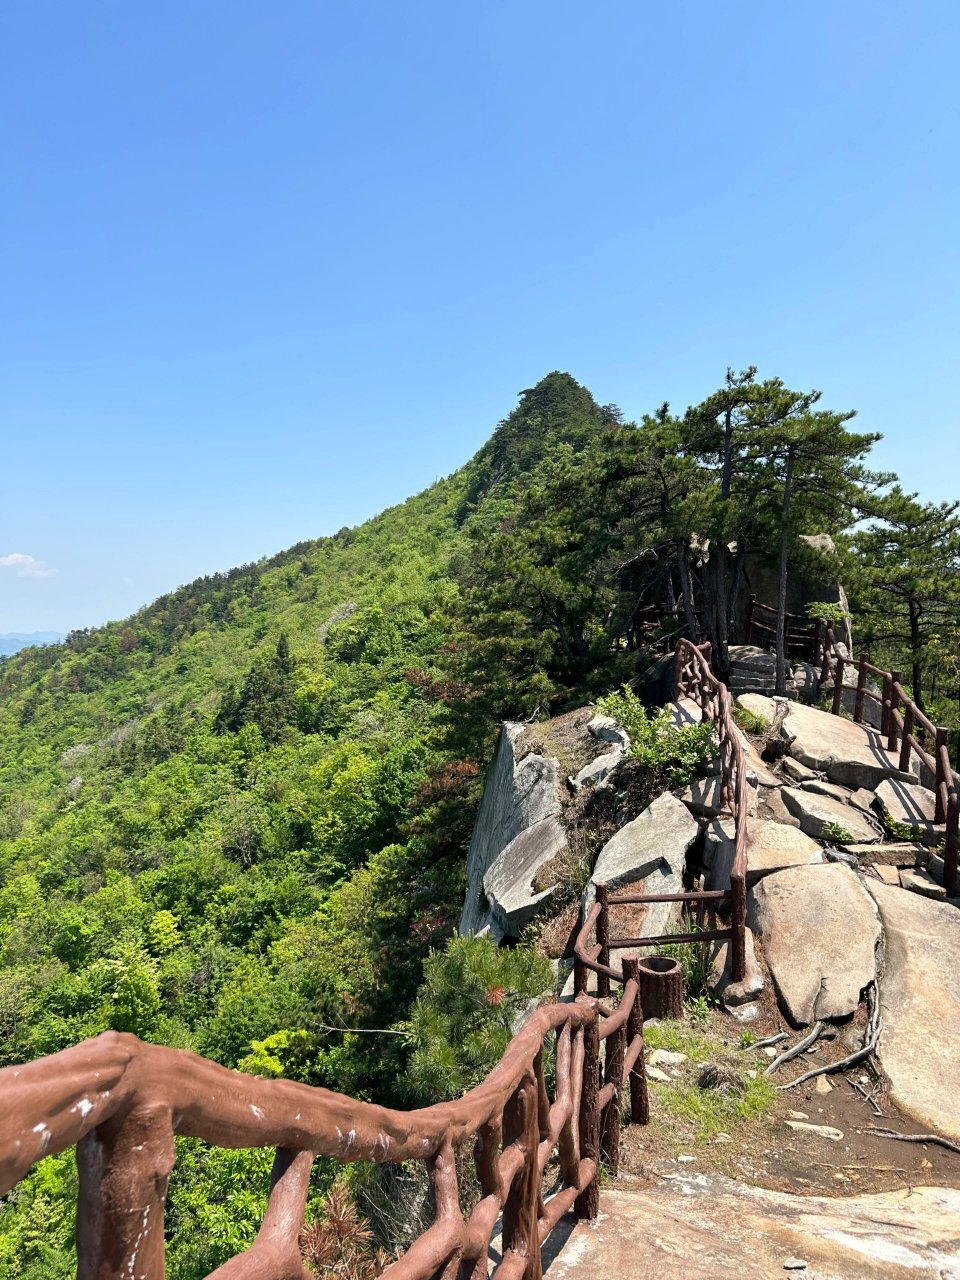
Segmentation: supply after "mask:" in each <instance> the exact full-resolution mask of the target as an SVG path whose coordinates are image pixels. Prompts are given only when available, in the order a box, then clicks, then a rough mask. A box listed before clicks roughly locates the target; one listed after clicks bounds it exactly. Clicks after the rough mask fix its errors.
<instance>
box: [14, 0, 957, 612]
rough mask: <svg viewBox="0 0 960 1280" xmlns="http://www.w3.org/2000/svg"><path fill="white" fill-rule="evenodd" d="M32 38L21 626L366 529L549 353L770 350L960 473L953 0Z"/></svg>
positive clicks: (886, 447) (252, 17) (60, 33)
mask: <svg viewBox="0 0 960 1280" xmlns="http://www.w3.org/2000/svg"><path fill="white" fill-rule="evenodd" d="M0 23H2V30H0V46H2V74H0V147H2V155H3V171H4V175H5V178H4V187H5V195H4V198H3V201H2V205H0V246H2V248H0V252H2V255H3V256H2V263H0V269H2V274H0V280H2V295H0V296H2V319H0V322H2V333H0V415H2V416H0V422H2V436H0V464H2V465H0V631H3V630H19V631H27V630H33V629H46V628H53V629H63V630H65V629H68V628H70V627H74V626H85V625H91V624H96V623H99V622H103V621H105V620H107V619H108V618H116V617H121V616H124V615H126V614H127V613H129V612H131V611H132V610H133V609H135V608H136V607H137V606H138V605H140V604H142V603H145V602H146V601H148V600H150V599H152V598H153V597H155V596H156V595H158V594H159V593H160V592H162V591H164V590H167V589H169V588H172V587H174V586H176V585H178V584H179V583H182V582H184V581H188V580H189V579H191V578H193V577H195V576H197V575H198V574H201V573H206V572H210V571H213V570H215V569H218V568H228V567H230V566H231V565H234V564H238V563H241V562H244V561H248V560H252V559H256V558H257V557H259V556H261V555H264V554H268V553H271V552H273V551H277V550H280V549H281V548H283V547H285V546H288V545H289V544H291V543H293V542H296V541H298V540H300V539H302V538H309V537H316V536H318V535H320V534H324V533H330V532H333V531H335V530H336V529H338V528H339V527H340V526H342V525H344V524H354V523H357V522H359V521H360V520H362V519H365V518H366V517H367V516H369V515H372V514H374V513H375V512H376V511H378V510H380V509H381V508H383V507H384V506H387V505H390V504H392V503H394V502H397V501H400V500H402V499H403V498H404V497H406V496H407V495H409V494H410V493H413V492H415V491H418V490H419V489H422V488H423V487H424V486H426V485H427V484H429V483H430V482H432V481H433V480H434V479H435V478H436V477H437V476H438V475H443V474H446V473H448V472H450V471H452V470H454V469H455V468H456V467H457V466H459V465H460V464H461V463H462V462H463V461H465V460H466V459H467V458H468V457H469V456H470V455H471V454H472V453H473V452H474V451H475V450H476V449H477V448H478V447H479V445H480V444H481V443H482V442H483V440H484V439H486V437H487V436H488V435H489V433H490V431H491V430H492V429H493V427H494V426H495V425H496V422H497V421H498V419H500V418H501V417H503V416H504V415H505V414H506V413H508V412H509V410H510V409H511V408H512V407H513V405H514V403H515V399H516V393H517V392H518V391H519V390H520V389H521V388H523V387H526V386H529V385H530V384H531V383H532V382H534V381H536V380H537V379H538V378H539V377H541V376H543V374H545V373H547V372H549V371H550V370H551V369H555V368H559V369H567V370H569V371H570V372H571V373H573V374H574V376H575V377H577V378H578V379H579V380H580V381H582V382H584V383H586V384H587V385H588V386H589V387H590V388H591V390H592V391H593V392H594V394H595V395H596V396H597V398H598V399H600V400H601V401H616V402H617V403H618V404H620V406H621V407H622V408H623V409H624V411H625V412H626V414H627V415H628V416H629V417H635V416H638V415H639V414H641V413H643V412H644V411H645V410H648V409H651V408H652V407H654V406H655V405H657V404H659V403H661V402H662V401H663V400H670V401H671V402H672V403H674V404H675V405H677V406H681V407H682V406H685V405H686V404H687V403H689V402H691V401H693V400H696V399H698V398H700V397H701V396H702V395H704V394H706V393H707V392H709V391H710V390H712V389H713V388H714V387H715V386H716V385H718V383H719V381H720V380H721V378H722V376H723V372H724V370H725V368H726V367H727V365H728V364H729V365H734V366H736V367H741V366H743V365H746V364H750V363H753V364H757V365H758V366H759V367H760V371H761V373H762V374H763V375H765V376H773V375H778V376H780V377H782V378H784V379H785V380H786V381H787V382H788V383H789V384H791V385H793V386H797V387H802V388H807V387H819V388H820V389H822V390H823V392H824V402H823V403H824V405H825V406H827V407H830V408H838V409H847V408H857V409H858V410H859V411H860V418H859V422H858V425H859V426H860V427H861V429H864V430H879V431H883V432H884V433H885V436H886V439H885V440H884V442H883V443H882V445H881V446H880V447H879V449H878V450H877V453H876V462H877V465H881V466H887V467H891V468H893V469H896V470H897V471H898V472H899V473H900V475H901V476H902V478H903V480H904V482H905V484H906V485H908V486H909V487H911V488H914V489H918V490H920V492H921V493H922V494H923V496H924V497H928V498H936V499H943V498H951V497H953V496H955V495H956V494H957V491H958V489H960V486H958V483H957V476H958V470H960V468H958V463H960V430H958V427H960V423H958V416H960V415H958V409H957V395H956V367H957V346H958V323H957V317H958V297H960V290H958V285H960V237H958V228H960V209H958V204H960V201H958V195H960V176H958V163H957V161H958V145H957V138H958V127H957V126H958V92H957V89H956V65H955V64H956V50H957V48H958V40H960V6H957V4H956V2H955V0H940V2H938V3H925V2H924V0H913V3H911V4H909V5H906V4H902V3H896V4H895V3H892V2H890V0H880V2H879V3H878V0H872V2H871V3H866V2H864V0H840V2H838V3H830V4H828V3H825V2H824V3H819V4H816V3H815V4H806V5H799V4H795V5H783V4H771V3H770V0H753V2H751V3H746V2H742V0H732V2H730V3H727V4H724V5H718V4H715V3H705V2H703V0H688V2H687V3H684V4H676V5H656V6H654V5H650V4H645V3H638V2H637V0H630V2H629V3H621V2H620V0H608V2H607V3H603V4H596V5H586V4H583V3H582V2H580V3H569V2H567V0H551V3H545V2H541V0H512V3H509V4H508V3H483V2H475V3H473V4H451V3H449V0H447V3H439V2H437V3H434V2H432V0H431V2H430V3H424V2H419V0H406V2H405V3H404V4H402V5H401V4H394V3H389V4H388V3H380V4H372V3H362V2H358V3H353V2H350V0H344V2H341V3H336V4H334V3H327V2H321V0H310V2H309V3H305V2H301V0H282V2H281V3H279V4H276V3H274V4H270V5H267V4H252V3H243V0H233V2H232V3H230V4H226V3H223V2H221V0H206V2H205V3H199V0H198V2H197V3H194V4H179V3H176V2H175V0H171V3H169V4H163V5H140V4H130V3H129V0H123V2H120V0H117V2H116V3H97V2H96V0H90V2H88V3H85V4H77V3H73V2H71V3H45V2H44V0H29V2H24V0H7V3H6V4H5V5H4V7H3V13H2V16H0ZM12 557H28V559H26V560H24V559H16V558H12Z"/></svg>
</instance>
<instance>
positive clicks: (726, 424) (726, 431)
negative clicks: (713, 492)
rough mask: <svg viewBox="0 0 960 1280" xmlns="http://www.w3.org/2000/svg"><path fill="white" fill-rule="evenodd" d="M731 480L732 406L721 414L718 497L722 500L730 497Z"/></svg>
mask: <svg viewBox="0 0 960 1280" xmlns="http://www.w3.org/2000/svg"><path fill="white" fill-rule="evenodd" d="M732 480H733V408H732V406H731V407H730V408H728V409H727V411H726V413H725V414H724V415H723V478H722V479H721V481H720V497H721V498H722V499H723V501H724V502H726V500H727V499H728V498H729V497H730V485H731V482H732Z"/></svg>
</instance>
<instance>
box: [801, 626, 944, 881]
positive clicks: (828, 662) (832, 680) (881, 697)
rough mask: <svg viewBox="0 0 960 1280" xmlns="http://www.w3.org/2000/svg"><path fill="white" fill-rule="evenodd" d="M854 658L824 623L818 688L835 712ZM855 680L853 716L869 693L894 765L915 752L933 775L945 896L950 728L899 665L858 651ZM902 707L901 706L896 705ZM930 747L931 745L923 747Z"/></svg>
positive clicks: (905, 763) (903, 764)
mask: <svg viewBox="0 0 960 1280" xmlns="http://www.w3.org/2000/svg"><path fill="white" fill-rule="evenodd" d="M853 665H854V664H853V661H852V659H851V658H850V657H848V656H847V654H846V652H845V651H844V650H841V649H840V647H839V645H838V643H837V638H836V635H835V633H834V630H833V627H832V626H829V625H828V626H827V629H826V634H825V638H824V643H823V664H822V667H821V670H820V689H821V692H822V691H823V690H824V689H832V691H833V706H832V710H833V714H834V715H839V714H840V710H841V706H842V703H843V692H844V689H845V688H851V689H852V688H853V686H846V685H844V678H843V677H844V671H845V670H846V668H847V666H853ZM856 668H857V684H856V693H855V695H854V709H853V718H854V720H855V721H856V722H857V723H858V724H859V723H861V722H862V720H863V709H864V700H865V699H866V698H870V699H872V700H873V701H875V702H879V704H880V729H879V733H880V737H881V738H883V739H885V741H886V747H887V750H888V751H891V752H893V751H896V750H897V749H898V748H899V751H900V757H899V761H898V764H899V768H900V770H901V772H902V773H907V772H908V771H909V769H910V757H911V756H916V757H917V759H918V760H919V761H920V763H921V764H922V765H923V766H924V768H926V769H927V770H928V771H929V772H930V774H932V776H933V779H934V795H935V796H936V809H935V812H934V822H935V823H943V824H944V827H945V844H944V858H943V883H944V887H945V889H946V891H947V894H948V895H949V896H950V897H953V896H955V895H956V893H957V892H958V888H960V884H958V875H957V861H958V855H960V776H958V775H957V773H956V772H955V771H954V769H953V766H952V764H951V762H950V747H949V742H950V733H949V730H947V729H945V728H942V727H940V726H938V725H935V724H934V723H933V721H932V720H931V719H930V718H929V716H927V715H926V714H925V713H924V712H923V711H921V710H920V708H919V707H918V706H917V704H916V703H915V702H914V700H913V698H911V697H910V695H909V694H908V693H907V691H906V689H905V688H904V687H903V685H902V684H901V683H900V672H899V671H884V670H883V669H882V668H881V667H875V666H873V664H872V663H870V662H868V661H867V660H866V658H865V657H863V656H861V657H860V659H859V661H858V662H857V663H856ZM868 676H875V677H876V678H877V679H878V680H879V681H880V684H881V686H882V689H881V692H879V693H876V692H874V691H873V690H871V689H869V688H868V687H867V677H868ZM901 708H902V710H901ZM918 726H919V728H921V729H922V730H923V732H924V733H925V734H926V735H927V738H928V741H926V742H922V741H921V740H920V738H918V737H917V735H916V733H915V730H916V729H917V727H918ZM929 747H932V748H933V750H932V751H930V750H928V748H929Z"/></svg>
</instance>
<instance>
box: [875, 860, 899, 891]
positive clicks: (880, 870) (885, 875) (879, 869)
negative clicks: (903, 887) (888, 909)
mask: <svg viewBox="0 0 960 1280" xmlns="http://www.w3.org/2000/svg"><path fill="white" fill-rule="evenodd" d="M873 869H874V871H875V872H876V873H877V877H878V878H879V880H880V881H881V883H883V884H892V885H893V886H894V887H895V888H897V889H899V888H900V868H899V867H885V866H884V865H883V863H880V864H879V865H878V866H876V867H874V868H873Z"/></svg>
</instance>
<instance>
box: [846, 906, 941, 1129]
mask: <svg viewBox="0 0 960 1280" xmlns="http://www.w3.org/2000/svg"><path fill="white" fill-rule="evenodd" d="M868 888H869V890H870V892H871V893H872V894H873V897H874V899H875V900H876V903H877V906H878V907H879V908H880V918H881V920H882V921H883V930H884V935H885V939H886V948H885V952H886V954H885V963H884V968H883V975H882V976H881V979H880V1011H881V1014H882V1016H883V1030H882V1032H881V1035H880V1061H881V1063H882V1064H883V1069H884V1071H885V1072H886V1074H887V1076H888V1078H889V1080H890V1088H891V1092H892V1094H893V1100H894V1102H896V1103H897V1105H898V1106H900V1107H902V1108H903V1109H904V1111H907V1112H909V1114H910V1115H912V1116H914V1117H915V1119H916V1120H918V1121H919V1122H920V1123H921V1124H922V1125H926V1126H928V1127H930V1128H932V1129H936V1130H939V1131H940V1132H941V1133H944V1134H947V1135H948V1136H949V1137H951V1138H953V1140H954V1141H960V1090H958V1089H957V1088H956V1081H957V1077H958V1074H960V911H957V909H956V907H954V906H951V905H949V904H947V903H943V902H934V901H933V900H932V899H930V898H925V897H921V896H920V895H918V894H916V893H907V892H905V891H904V890H903V889H895V888H891V887H890V886H889V885H884V884H880V883H878V882H876V881H869V882H868Z"/></svg>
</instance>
